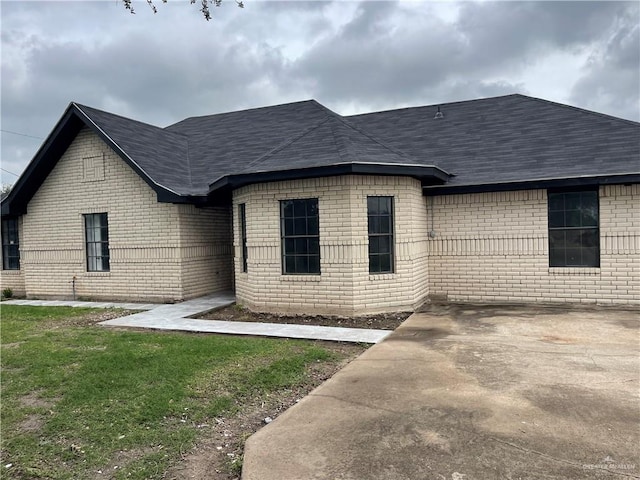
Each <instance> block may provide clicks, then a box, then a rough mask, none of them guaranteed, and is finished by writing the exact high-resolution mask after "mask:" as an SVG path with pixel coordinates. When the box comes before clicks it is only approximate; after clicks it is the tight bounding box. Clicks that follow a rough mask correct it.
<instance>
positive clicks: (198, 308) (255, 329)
mask: <svg viewBox="0 0 640 480" xmlns="http://www.w3.org/2000/svg"><path fill="white" fill-rule="evenodd" d="M234 302H235V296H234V294H233V293H232V292H223V293H216V294H213V295H207V296H205V297H200V298H195V299H193V300H187V301H185V302H180V303H172V304H162V305H158V304H155V305H154V304H137V303H116V302H79V301H51V300H10V301H7V302H3V303H6V304H7V305H31V306H67V307H93V308H126V309H128V310H143V311H142V312H140V313H134V314H133V315H127V316H126V317H119V318H114V319H112V320H107V321H104V322H100V325H104V326H110V327H130V328H149V329H154V330H174V331H185V332H202V333H220V334H227V335H253V336H262V337H282V338H303V339H309V340H330V341H336V342H353V343H378V342H381V341H382V340H383V339H384V338H386V337H387V336H388V335H389V334H391V331H390V330H374V329H364V328H339V327H319V326H313V325H293V324H280V323H255V322H227V321H220V320H201V319H194V318H189V317H192V316H194V315H197V314H199V313H203V312H206V311H209V310H213V309H215V308H221V307H226V306H228V305H232V304H233V303H234Z"/></svg>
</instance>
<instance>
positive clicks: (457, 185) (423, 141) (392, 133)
mask: <svg viewBox="0 0 640 480" xmlns="http://www.w3.org/2000/svg"><path fill="white" fill-rule="evenodd" d="M439 107H440V110H441V112H442V114H443V116H444V118H441V119H435V118H434V117H435V113H436V112H437V108H438V106H435V105H433V106H426V107H414V108H405V109H398V110H390V111H386V112H376V113H370V114H363V115H354V116H350V117H347V118H348V119H349V121H350V122H352V123H353V124H355V125H358V126H359V127H361V128H363V129H365V130H367V131H368V132H371V133H372V134H373V135H375V136H376V137H377V138H380V139H381V140H382V141H384V142H386V143H387V144H388V145H390V146H392V147H395V148H399V149H402V150H403V151H404V152H406V153H407V154H409V155H417V154H421V155H423V156H424V158H429V159H430V161H432V162H433V164H435V165H437V166H440V167H442V168H445V169H446V170H447V171H448V172H450V173H452V174H454V175H455V177H453V178H452V179H451V180H450V181H449V182H447V184H446V185H443V186H430V187H427V188H428V189H429V190H433V191H434V192H438V193H445V192H454V191H482V190H496V189H499V188H501V186H502V188H504V189H510V188H514V187H516V186H518V185H519V186H520V187H522V188H525V187H527V188H534V186H535V185H538V186H539V187H544V186H550V185H553V184H559V182H561V181H564V182H565V183H575V184H579V183H589V182H596V183H606V182H607V181H618V180H616V179H622V178H623V177H624V178H629V179H633V178H635V180H634V181H639V180H640V176H639V174H640V124H639V123H637V122H632V121H629V120H623V119H619V118H615V117H611V116H608V115H603V114H599V113H595V112H590V111H588V110H582V109H579V108H575V107H570V106H567V105H562V104H558V103H554V102H549V101H546V100H540V99H537V98H532V97H527V96H524V95H519V94H515V95H507V96H503V97H495V98H486V99H480V100H471V101H465V102H455V103H449V104H442V105H440V106H439ZM634 175H635V177H634Z"/></svg>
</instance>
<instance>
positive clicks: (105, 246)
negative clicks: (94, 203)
mask: <svg viewBox="0 0 640 480" xmlns="http://www.w3.org/2000/svg"><path fill="white" fill-rule="evenodd" d="M84 222H85V239H86V252H87V270H88V271H90V272H92V271H97V272H101V271H105V272H106V271H109V266H110V262H109V225H108V220H107V214H106V213H92V214H88V215H85V216H84Z"/></svg>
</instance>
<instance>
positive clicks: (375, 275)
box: [369, 273, 396, 281]
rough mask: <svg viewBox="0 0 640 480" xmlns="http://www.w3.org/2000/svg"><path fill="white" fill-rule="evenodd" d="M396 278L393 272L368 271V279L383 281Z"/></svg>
mask: <svg viewBox="0 0 640 480" xmlns="http://www.w3.org/2000/svg"><path fill="white" fill-rule="evenodd" d="M394 278H396V274H395V273H370V274H369V280H371V281H384V280H393V279H394Z"/></svg>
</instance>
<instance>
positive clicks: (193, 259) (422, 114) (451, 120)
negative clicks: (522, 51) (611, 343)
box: [1, 95, 640, 315]
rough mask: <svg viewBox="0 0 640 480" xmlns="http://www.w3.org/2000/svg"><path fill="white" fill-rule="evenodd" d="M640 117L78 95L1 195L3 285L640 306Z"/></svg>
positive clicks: (405, 302) (264, 307) (508, 106)
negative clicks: (171, 115)
mask: <svg viewBox="0 0 640 480" xmlns="http://www.w3.org/2000/svg"><path fill="white" fill-rule="evenodd" d="M639 138H640V124H638V123H636V122H632V121H627V120H622V119H618V118H614V117H610V116H606V115H602V114H598V113H594V112H589V111H585V110H581V109H577V108H574V107H570V106H567V105H561V104H557V103H552V102H548V101H545V100H540V99H536V98H531V97H526V96H523V95H508V96H503V97H495V98H487V99H479V100H472V101H465V102H456V103H449V104H442V105H439V106H425V107H415V108H403V109H398V110H391V111H384V112H376V113H370V114H364V115H355V116H349V117H345V116H340V115H337V114H336V113H334V112H332V111H330V110H328V109H327V108H325V107H323V106H322V105H320V104H319V103H317V102H315V101H304V102H297V103H292V104H286V105H278V106H272V107H265V108H258V109H252V110H244V111H238V112H231V113H226V114H219V115H211V116H205V117H193V118H187V119H185V120H183V121H181V122H178V123H176V124H174V125H171V126H168V127H166V128H159V127H155V126H151V125H148V124H144V123H141V122H137V121H134V120H131V119H128V118H124V117H120V116H117V115H113V114H110V113H106V112H103V111H100V110H96V109H93V108H89V107H86V106H83V105H79V104H76V103H72V104H70V106H69V107H68V108H67V110H66V111H65V113H64V115H63V116H62V118H61V119H60V121H59V122H58V123H57V124H56V126H55V128H54V129H53V131H52V133H51V134H50V135H49V137H48V138H47V139H46V141H45V142H44V144H43V145H42V147H41V148H40V150H39V151H38V152H37V153H36V155H35V157H34V159H33V160H32V161H31V163H30V164H29V166H28V167H27V169H26V170H25V172H24V173H23V175H22V176H21V177H20V179H19V180H18V181H17V183H16V184H15V186H14V188H13V190H12V191H11V193H10V194H9V195H8V196H7V197H6V198H5V199H3V201H2V244H3V248H2V266H3V270H2V276H1V279H2V288H7V287H10V288H12V290H13V292H14V294H17V295H26V296H27V297H34V298H68V297H71V296H72V295H73V294H74V292H75V294H76V295H77V296H78V297H79V298H83V297H84V298H93V299H127V300H141V301H159V302H174V301H180V300H184V299H188V298H192V297H196V296H200V295H203V294H207V293H211V292H215V291H221V290H229V289H234V290H235V292H236V297H237V300H238V302H239V303H241V304H244V305H246V306H248V307H250V308H252V309H255V310H261V311H273V312H314V313H333V314H343V315H353V314H358V313H364V312H377V311H395V310H410V309H413V308H415V307H416V306H418V305H420V304H421V303H422V302H424V301H426V300H428V299H429V298H432V299H440V300H449V301H473V302H581V303H602V304H613V303H615V304H628V305H629V304H635V305H638V304H640V142H639V140H638V139H639Z"/></svg>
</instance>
